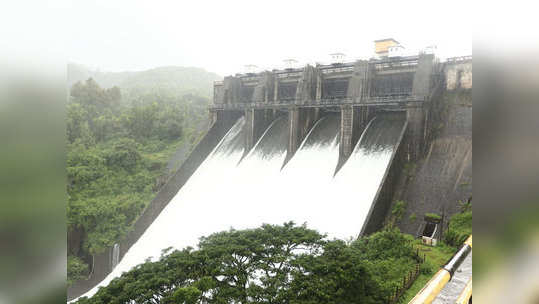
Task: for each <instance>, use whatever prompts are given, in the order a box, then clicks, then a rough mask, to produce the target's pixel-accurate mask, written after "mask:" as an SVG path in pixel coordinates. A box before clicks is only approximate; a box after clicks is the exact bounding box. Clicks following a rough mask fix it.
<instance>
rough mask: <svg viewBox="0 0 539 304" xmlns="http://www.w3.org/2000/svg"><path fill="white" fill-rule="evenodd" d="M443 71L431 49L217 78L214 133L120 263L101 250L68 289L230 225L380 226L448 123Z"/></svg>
mask: <svg viewBox="0 0 539 304" xmlns="http://www.w3.org/2000/svg"><path fill="white" fill-rule="evenodd" d="M442 71H443V65H442V64H441V63H439V62H438V60H437V59H436V57H435V56H434V55H432V54H420V55H417V56H407V57H397V58H384V59H377V60H368V61H367V60H359V61H356V62H352V63H338V64H330V65H316V66H310V65H307V66H305V67H303V68H298V69H285V70H272V71H265V72H261V73H248V74H236V75H235V76H229V77H225V78H224V80H223V81H218V82H215V84H214V102H213V104H212V105H211V106H210V108H209V115H210V128H209V130H208V132H207V134H206V136H205V137H204V138H203V139H202V140H201V141H200V142H199V144H198V146H197V147H196V148H195V150H194V151H193V152H192V153H191V156H190V157H189V158H188V159H187V161H186V162H185V163H184V164H183V165H182V167H181V168H180V169H179V170H178V172H176V174H175V175H174V176H173V177H172V178H171V179H170V180H169V182H168V183H167V184H166V185H165V186H164V187H163V189H161V190H160V191H159V193H158V194H157V196H156V198H155V199H154V200H153V201H152V203H151V204H150V206H149V207H148V208H147V209H146V210H145V212H144V214H143V215H142V216H141V217H140V219H139V220H138V221H137V223H136V224H135V227H134V230H133V232H132V233H130V234H129V236H128V238H127V239H126V240H124V241H122V242H121V243H120V244H119V262H118V263H117V264H116V263H114V264H113V263H112V260H113V259H112V256H113V254H112V251H109V252H106V253H104V254H101V255H98V256H96V257H95V262H94V266H93V269H94V270H93V276H92V278H91V279H89V280H87V281H85V282H81V283H79V284H75V285H74V286H72V287H70V289H69V290H68V298H69V299H74V298H76V297H78V296H80V295H85V296H91V295H92V294H94V293H95V292H96V291H97V288H98V287H99V286H105V285H107V284H108V283H109V282H110V281H111V280H112V279H114V278H115V277H118V276H119V275H121V274H122V272H125V271H128V270H129V269H131V268H132V267H134V266H136V265H138V264H140V263H142V262H144V261H145V260H146V259H148V258H153V259H156V258H159V256H160V254H161V251H162V250H163V249H165V248H169V247H173V248H184V247H186V246H195V245H196V243H197V240H198V239H199V238H200V237H201V236H204V235H209V234H211V233H213V232H217V231H222V230H227V229H230V228H231V227H233V228H234V229H244V228H254V227H256V226H259V225H260V224H262V223H270V224H282V223H284V222H287V221H294V222H296V223H300V224H301V223H306V224H307V225H308V226H309V227H310V228H314V229H317V230H319V231H320V232H322V233H327V234H328V237H330V238H333V237H335V238H341V239H350V238H355V237H357V236H358V235H362V234H370V233H372V232H375V231H377V230H378V229H380V228H381V227H382V226H383V222H384V218H385V216H386V214H387V212H388V210H389V208H390V205H391V201H392V198H393V194H394V193H393V192H394V188H395V187H394V184H395V182H396V179H397V177H396V176H397V171H398V170H399V169H400V168H401V166H402V162H403V161H405V160H407V161H409V160H414V159H418V158H420V157H421V156H422V155H423V154H424V153H425V151H426V147H427V146H428V142H429V141H430V139H431V137H432V134H431V131H430V130H432V128H431V127H430V126H432V125H436V124H437V123H438V121H437V116H436V115H435V114H434V112H433V111H432V109H435V108H436V101H437V100H439V98H438V97H439V95H440V94H441V92H442V91H443V89H445V82H444V77H443V73H442ZM115 248H116V250H115V252H116V253H115V255H116V256H117V255H118V249H117V248H118V247H116V246H115ZM114 260H116V261H117V260H118V257H116V258H114Z"/></svg>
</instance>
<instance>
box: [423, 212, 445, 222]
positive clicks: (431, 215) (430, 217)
mask: <svg viewBox="0 0 539 304" xmlns="http://www.w3.org/2000/svg"><path fill="white" fill-rule="evenodd" d="M425 220H427V221H432V222H439V221H441V220H442V217H441V216H440V215H439V214H437V213H425Z"/></svg>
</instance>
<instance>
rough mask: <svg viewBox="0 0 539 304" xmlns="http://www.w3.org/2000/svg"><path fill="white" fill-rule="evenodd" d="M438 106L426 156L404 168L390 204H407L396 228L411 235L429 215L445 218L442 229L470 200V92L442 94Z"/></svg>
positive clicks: (418, 229) (417, 231)
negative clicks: (460, 207) (413, 217)
mask: <svg viewBox="0 0 539 304" xmlns="http://www.w3.org/2000/svg"><path fill="white" fill-rule="evenodd" d="M440 103H441V105H444V106H443V107H440V108H439V110H440V111H442V112H441V116H442V117H441V122H440V123H439V124H438V125H434V124H433V125H431V126H430V128H431V129H433V130H432V131H433V132H434V137H433V139H432V141H431V142H430V144H429V145H428V149H427V152H426V154H425V155H424V156H423V157H421V158H420V159H418V160H417V161H410V162H408V163H405V164H404V167H403V170H402V172H401V174H400V177H399V182H398V184H397V185H396V188H395V195H394V197H393V202H392V203H395V201H397V200H402V201H404V202H405V203H406V210H405V214H404V216H403V218H402V219H401V221H400V222H399V224H398V226H399V228H400V229H401V231H403V232H405V233H410V234H413V235H416V234H418V233H419V232H420V230H421V228H422V224H423V216H424V214H425V213H429V212H433V213H437V214H439V215H444V223H443V226H444V228H445V227H446V225H447V220H448V219H449V218H450V216H451V215H453V214H455V213H457V212H459V201H467V200H468V199H469V198H471V196H472V94H471V90H460V91H459V90H457V91H445V92H444V93H443V94H442V96H441V100H440ZM412 215H415V217H416V220H415V221H414V220H411V219H410V216H412ZM387 216H390V214H389V213H388V214H387Z"/></svg>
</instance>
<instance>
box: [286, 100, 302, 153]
mask: <svg viewBox="0 0 539 304" xmlns="http://www.w3.org/2000/svg"><path fill="white" fill-rule="evenodd" d="M300 111H301V110H300V109H298V108H290V109H289V110H288V131H289V133H288V149H287V153H286V154H287V157H286V158H287V160H286V161H288V160H289V159H290V158H292V156H293V155H294V154H295V153H296V151H297V149H298V147H299V144H300V140H301V139H300V136H301V134H300V133H301V132H300V130H301V129H300Z"/></svg>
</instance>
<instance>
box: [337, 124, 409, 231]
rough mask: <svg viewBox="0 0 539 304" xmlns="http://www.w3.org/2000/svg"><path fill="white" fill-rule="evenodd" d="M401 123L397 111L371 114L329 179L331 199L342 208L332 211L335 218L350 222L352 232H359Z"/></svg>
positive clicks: (401, 126)
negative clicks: (353, 144)
mask: <svg viewBox="0 0 539 304" xmlns="http://www.w3.org/2000/svg"><path fill="white" fill-rule="evenodd" d="M404 123H405V118H404V117H403V116H400V115H394V114H389V115H379V116H377V117H376V118H374V119H373V120H372V121H371V122H370V123H369V125H368V126H367V127H366V128H365V131H364V132H363V134H362V135H361V138H360V140H359V141H358V143H357V144H356V147H355V148H354V151H353V152H352V154H351V156H350V158H349V159H348V161H347V162H346V163H345V164H344V166H343V167H342V168H341V170H340V171H339V172H338V173H337V174H336V176H335V178H334V180H333V183H332V186H333V187H332V189H331V191H332V199H333V202H336V204H337V206H336V207H337V208H340V209H341V210H342V212H334V215H333V216H334V217H335V218H336V220H335V221H338V222H340V223H347V224H343V225H350V226H349V229H350V231H351V232H352V231H353V232H355V233H356V235H357V234H359V233H360V232H361V228H362V226H363V224H364V222H365V219H366V217H367V214H368V212H369V210H370V208H371V205H372V202H373V200H374V197H375V195H376V192H377V191H378V187H379V186H380V184H381V182H382V178H383V177H384V173H385V171H386V168H387V166H388V164H389V161H390V159H391V155H392V154H393V151H394V150H395V149H396V148H397V143H398V139H399V136H400V134H401V131H402V129H403V127H404ZM328 216H329V215H328ZM337 219H338V220H337Z"/></svg>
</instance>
